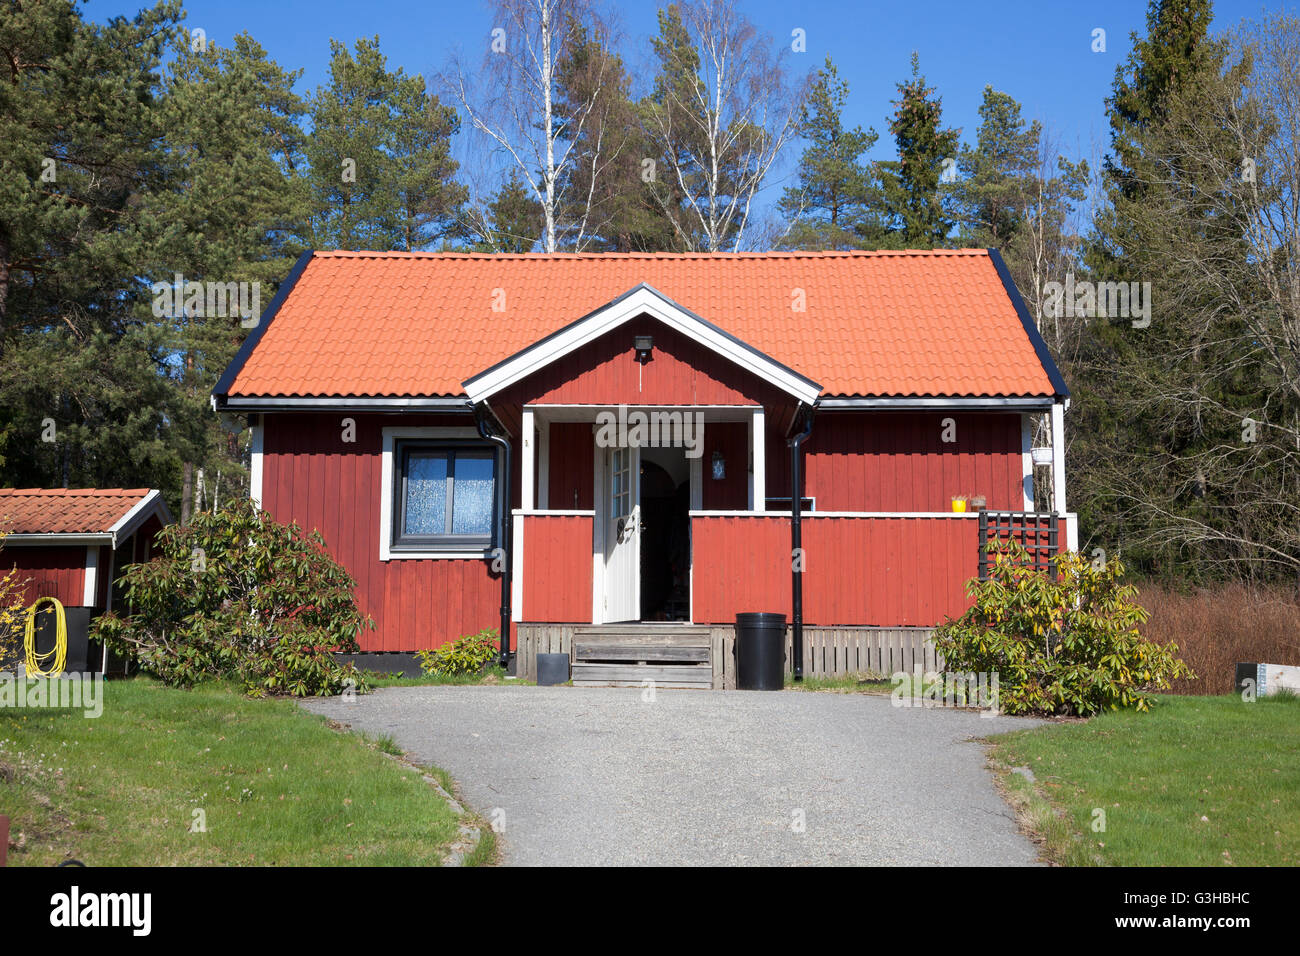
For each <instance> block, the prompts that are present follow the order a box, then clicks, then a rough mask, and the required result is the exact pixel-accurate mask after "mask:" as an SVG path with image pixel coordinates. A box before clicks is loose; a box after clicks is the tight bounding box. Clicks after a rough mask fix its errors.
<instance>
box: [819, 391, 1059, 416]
mask: <svg viewBox="0 0 1300 956" xmlns="http://www.w3.org/2000/svg"><path fill="white" fill-rule="evenodd" d="M1054 401H1056V399H1054V398H1053V397H1052V396H1051V395H1035V396H1022V397H1001V396H989V397H983V398H982V397H962V398H936V397H909V396H904V397H899V398H879V397H876V398H823V399H821V400H820V401H819V402H818V403H817V407H818V408H819V409H821V410H822V411H826V412H832V411H848V410H855V409H861V410H880V411H918V410H926V409H953V410H956V411H970V412H977V411H1032V410H1038V411H1046V410H1047V409H1049V408H1051V407H1052V403H1053V402H1054Z"/></svg>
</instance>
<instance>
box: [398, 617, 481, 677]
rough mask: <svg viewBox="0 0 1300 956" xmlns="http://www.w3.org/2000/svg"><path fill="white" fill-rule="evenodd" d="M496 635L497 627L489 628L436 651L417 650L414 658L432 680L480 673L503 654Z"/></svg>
mask: <svg viewBox="0 0 1300 956" xmlns="http://www.w3.org/2000/svg"><path fill="white" fill-rule="evenodd" d="M497 633H498V630H497V628H494V627H488V628H484V629H483V630H481V631H479V632H478V633H477V634H472V635H470V636H469V637H462V638H461V639H460V640H458V641H453V642H452V643H450V644H444V645H443V646H442V647H440V648H438V649H437V650H436V651H416V652H415V656H416V658H417V659H418V660H419V661H420V670H422V671H424V672H425V673H426V674H428V675H429V676H431V677H432V676H434V675H441V676H444V677H456V676H459V675H462V674H477V673H479V672H480V671H481V670H483V668H484V667H486V666H487V665H488V664H489V663H491V661H492V659H493V658H495V657H496V656H497V654H498V653H499V652H500V651H499V648H498V647H497Z"/></svg>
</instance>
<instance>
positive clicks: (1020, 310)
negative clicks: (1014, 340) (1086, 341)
mask: <svg viewBox="0 0 1300 956" xmlns="http://www.w3.org/2000/svg"><path fill="white" fill-rule="evenodd" d="M988 254H989V259H990V260H991V261H992V262H993V268H995V269H997V270H998V278H999V279H1001V280H1002V287H1003V288H1004V289H1006V292H1007V296H1008V297H1009V298H1010V299H1011V304H1012V305H1013V306H1015V308H1016V314H1017V315H1018V316H1020V324H1021V325H1022V326H1024V328H1025V334H1026V335H1027V336H1029V342H1030V344H1031V345H1033V347H1034V351H1035V352H1036V353H1037V354H1038V361H1039V362H1040V363H1041V364H1042V366H1043V371H1044V372H1046V373H1047V377H1048V379H1050V380H1051V382H1052V388H1053V389H1054V390H1055V391H1056V395H1057V397H1059V398H1069V397H1070V389H1069V386H1067V385H1066V384H1065V378H1064V376H1062V375H1061V370H1060V369H1059V368H1057V367H1056V360H1055V359H1053V358H1052V353H1051V352H1049V351H1048V349H1047V343H1046V342H1044V341H1043V337H1042V335H1040V334H1039V332H1038V325H1037V324H1036V323H1035V322H1034V317H1033V316H1032V315H1030V314H1029V306H1028V305H1026V304H1025V297H1024V296H1022V295H1021V294H1020V290H1019V289H1017V288H1016V283H1015V280H1013V279H1012V278H1011V270H1009V269H1008V268H1007V264H1006V263H1005V262H1003V261H1002V253H1000V252H998V250H996V249H989V250H988Z"/></svg>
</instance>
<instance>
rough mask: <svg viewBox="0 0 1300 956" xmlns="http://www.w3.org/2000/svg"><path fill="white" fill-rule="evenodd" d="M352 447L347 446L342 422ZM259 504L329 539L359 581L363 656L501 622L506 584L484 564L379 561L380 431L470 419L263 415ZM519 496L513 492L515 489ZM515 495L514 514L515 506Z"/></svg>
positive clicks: (444, 639)
mask: <svg viewBox="0 0 1300 956" xmlns="http://www.w3.org/2000/svg"><path fill="white" fill-rule="evenodd" d="M345 417H346V418H352V419H354V420H355V421H356V441H355V442H354V443H345V442H343V441H342V433H343V430H342V426H341V421H340V420H341V419H342V418H345ZM263 418H264V422H265V428H266V431H265V434H264V438H263V455H264V457H263V463H262V468H263V471H262V506H263V507H264V508H265V509H266V511H267V512H268V513H269V514H270V515H271V516H272V517H274V518H275V519H276V520H277V521H282V522H289V521H297V522H298V523H299V524H300V525H302V527H303V528H304V529H306V530H308V531H310V530H313V529H315V530H318V531H320V532H321V534H322V535H324V537H325V542H326V544H327V545H328V547H329V550H330V553H331V554H332V555H333V557H334V559H335V560H337V561H338V562H339V563H340V564H342V565H343V567H345V568H346V569H347V570H348V573H349V574H351V575H352V577H353V578H354V579H355V580H356V582H357V589H356V595H357V601H358V603H359V605H360V607H361V611H362V613H364V614H368V615H370V616H371V617H372V618H374V621H375V630H373V631H362V633H361V634H360V636H359V642H360V644H361V648H362V650H366V651H412V650H419V649H422V648H431V647H437V646H439V645H440V644H443V643H445V642H447V641H450V640H455V639H456V638H458V637H462V636H464V635H466V634H475V633H477V632H479V631H480V630H482V629H483V628H485V627H495V626H496V625H497V624H498V622H499V620H500V615H499V610H498V609H499V606H500V596H501V585H500V577H499V576H498V575H494V574H492V573H491V569H490V564H489V562H487V561H478V560H459V559H443V560H424V559H415V558H405V559H399V560H395V561H380V560H379V529H380V484H381V456H382V452H383V431H382V430H383V428H384V427H385V426H393V425H400V426H403V427H407V426H410V427H421V426H430V425H450V426H460V427H464V426H467V425H471V424H472V421H471V419H470V418H469V417H467V416H446V415H444V416H433V415H426V416H415V415H363V414H351V413H349V414H346V415H343V414H330V415H314V414H311V415H308V414H280V415H266V416H264V417H263ZM516 496H517V488H516ZM517 501H518V499H517V497H516V506H517Z"/></svg>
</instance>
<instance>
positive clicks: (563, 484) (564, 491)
mask: <svg viewBox="0 0 1300 956" xmlns="http://www.w3.org/2000/svg"><path fill="white" fill-rule="evenodd" d="M591 427H592V423H591V422H553V423H552V424H551V426H550V429H551V448H550V460H549V475H548V480H549V482H550V487H549V490H548V498H547V500H548V502H549V506H550V507H551V508H554V509H555V510H557V511H590V510H591V509H592V508H594V507H595V504H594V499H593V495H592V484H593V482H594V481H595V448H596V436H595V435H594V434H593V432H592V430H591Z"/></svg>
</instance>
